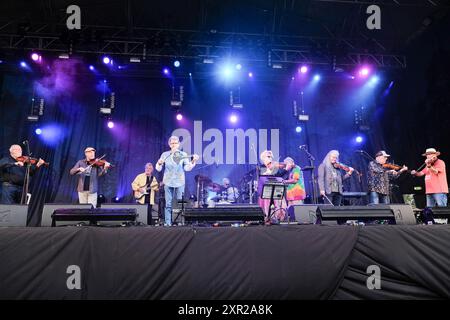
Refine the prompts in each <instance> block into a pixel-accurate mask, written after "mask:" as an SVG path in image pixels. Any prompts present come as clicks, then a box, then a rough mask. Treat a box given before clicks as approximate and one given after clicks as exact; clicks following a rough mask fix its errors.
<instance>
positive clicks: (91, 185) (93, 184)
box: [70, 147, 111, 207]
mask: <svg viewBox="0 0 450 320" xmlns="http://www.w3.org/2000/svg"><path fill="white" fill-rule="evenodd" d="M84 154H85V156H86V158H85V159H82V160H79V161H78V162H77V163H76V164H75V166H74V167H73V168H72V169H70V174H71V175H75V174H77V175H78V186H77V191H78V199H79V202H80V203H91V204H92V205H93V206H94V207H96V206H97V191H98V177H100V176H103V175H105V174H106V173H107V172H108V168H109V167H111V164H110V163H109V162H107V161H105V160H99V159H96V158H95V149H94V148H92V147H87V148H86V149H85V150H84Z"/></svg>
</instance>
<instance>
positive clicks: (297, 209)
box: [288, 204, 332, 224]
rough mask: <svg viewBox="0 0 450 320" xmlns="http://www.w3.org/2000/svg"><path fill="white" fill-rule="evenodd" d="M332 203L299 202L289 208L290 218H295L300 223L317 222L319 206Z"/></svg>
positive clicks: (328, 205) (326, 205)
mask: <svg viewBox="0 0 450 320" xmlns="http://www.w3.org/2000/svg"><path fill="white" fill-rule="evenodd" d="M330 206H332V205H331V204H298V205H293V206H290V207H289V208H288V215H289V218H290V219H289V220H290V221H292V218H294V219H295V221H297V222H298V223H299V224H315V223H317V208H318V207H330Z"/></svg>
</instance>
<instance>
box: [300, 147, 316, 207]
mask: <svg viewBox="0 0 450 320" xmlns="http://www.w3.org/2000/svg"><path fill="white" fill-rule="evenodd" d="M300 150H303V151H305V153H306V156H307V157H308V160H309V166H310V167H311V168H312V171H311V180H312V191H313V204H317V190H316V186H317V178H316V174H315V170H314V169H315V167H314V161H315V160H316V159H315V158H314V156H313V155H312V154H311V153H309V151H308V150H307V149H306V148H305V147H303V146H300Z"/></svg>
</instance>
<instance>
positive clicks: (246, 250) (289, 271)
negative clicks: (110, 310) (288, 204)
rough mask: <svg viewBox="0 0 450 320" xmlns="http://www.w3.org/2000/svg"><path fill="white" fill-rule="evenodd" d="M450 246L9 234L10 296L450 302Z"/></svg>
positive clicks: (275, 234)
mask: <svg viewBox="0 0 450 320" xmlns="http://www.w3.org/2000/svg"><path fill="white" fill-rule="evenodd" d="M449 244H450V225H403V226H400V225H384V226H382V225H378V226H326V225H284V226H252V227H239V228H234V227H220V228H201V227H118V228H117V227H116V228H112V227H111V228H101V227H75V226H72V227H56V228H49V227H48V228H45V227H40V228H14V227H10V228H0V288H1V289H0V298H1V299H189V300H191V299H194V300H196V299H202V300H208V299H222V300H225V299H233V300H234V299H238V300H239V299H245V300H247V299H249V300H250V299H251V300H260V299H276V300H278V299H436V298H437V299H440V298H444V299H448V298H450V278H449V277H450V272H449V271H450V250H449ZM377 267H379V270H380V282H377V281H376V277H375V275H377V273H373V272H374V271H373V270H377ZM378 284H379V285H378ZM78 285H79V289H78ZM374 286H375V287H379V289H376V288H375V289H369V287H372V288H373V287H374Z"/></svg>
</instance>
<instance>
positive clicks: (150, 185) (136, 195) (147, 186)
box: [134, 179, 158, 200]
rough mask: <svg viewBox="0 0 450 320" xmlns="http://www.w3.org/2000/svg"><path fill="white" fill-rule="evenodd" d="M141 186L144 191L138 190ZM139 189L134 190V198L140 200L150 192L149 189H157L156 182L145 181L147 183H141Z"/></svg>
mask: <svg viewBox="0 0 450 320" xmlns="http://www.w3.org/2000/svg"><path fill="white" fill-rule="evenodd" d="M152 180H153V179H152ZM141 188H144V189H145V191H144V192H141V191H139V189H141ZM139 189H138V190H136V191H134V198H135V199H136V200H141V199H142V198H143V197H145V196H146V195H147V194H149V193H150V190H154V191H158V182H157V181H155V182H154V183H153V182H151V183H147V184H145V185H143V186H142V187H139Z"/></svg>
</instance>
